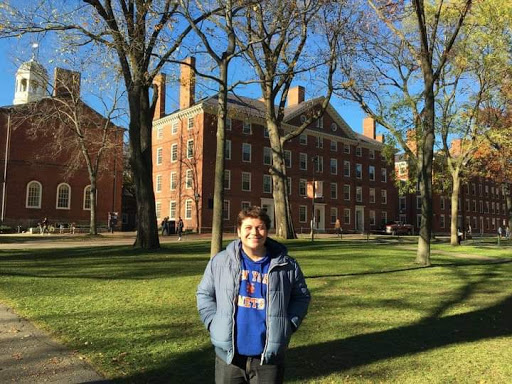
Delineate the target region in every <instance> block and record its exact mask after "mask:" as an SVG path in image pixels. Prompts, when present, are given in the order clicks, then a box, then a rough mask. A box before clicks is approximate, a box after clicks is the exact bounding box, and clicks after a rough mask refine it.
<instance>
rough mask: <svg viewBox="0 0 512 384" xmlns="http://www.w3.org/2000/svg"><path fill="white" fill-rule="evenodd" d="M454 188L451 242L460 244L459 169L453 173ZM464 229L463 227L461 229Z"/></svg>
mask: <svg viewBox="0 0 512 384" xmlns="http://www.w3.org/2000/svg"><path fill="white" fill-rule="evenodd" d="M452 183H453V190H452V196H451V202H452V209H451V213H452V218H451V220H450V244H451V245H459V242H458V239H457V238H458V236H459V226H458V213H459V191H460V177H459V174H458V171H454V172H453V173H452ZM461 231H462V229H461Z"/></svg>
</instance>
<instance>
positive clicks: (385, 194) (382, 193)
mask: <svg viewBox="0 0 512 384" xmlns="http://www.w3.org/2000/svg"><path fill="white" fill-rule="evenodd" d="M380 196H381V199H382V204H387V203H388V191H386V190H385V189H382V190H381V191H380Z"/></svg>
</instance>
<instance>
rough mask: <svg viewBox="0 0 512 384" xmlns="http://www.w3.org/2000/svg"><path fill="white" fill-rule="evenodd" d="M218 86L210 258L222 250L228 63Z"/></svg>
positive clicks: (223, 65) (225, 64)
mask: <svg viewBox="0 0 512 384" xmlns="http://www.w3.org/2000/svg"><path fill="white" fill-rule="evenodd" d="M219 70H220V86H219V98H218V113H217V152H216V156H215V179H214V191H213V219H212V243H211V246H210V256H212V257H213V256H215V255H216V254H217V253H219V252H220V251H221V250H222V230H223V227H224V226H223V217H222V211H223V206H224V158H225V145H226V144H225V143H226V140H225V127H226V117H227V104H228V94H227V79H228V63H227V62H223V63H221V64H220V66H219Z"/></svg>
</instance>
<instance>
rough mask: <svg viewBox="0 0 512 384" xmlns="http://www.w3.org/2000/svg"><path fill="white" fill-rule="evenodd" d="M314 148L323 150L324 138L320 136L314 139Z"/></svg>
mask: <svg viewBox="0 0 512 384" xmlns="http://www.w3.org/2000/svg"><path fill="white" fill-rule="evenodd" d="M316 147H317V148H323V147H324V138H323V137H321V136H317V137H316Z"/></svg>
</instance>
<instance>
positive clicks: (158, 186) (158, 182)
mask: <svg viewBox="0 0 512 384" xmlns="http://www.w3.org/2000/svg"><path fill="white" fill-rule="evenodd" d="M155 191H156V192H162V175H156V180H155Z"/></svg>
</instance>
